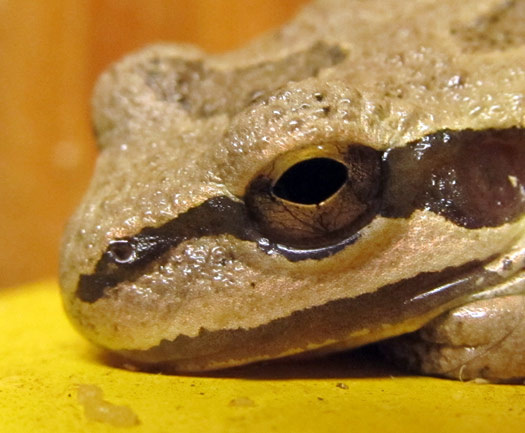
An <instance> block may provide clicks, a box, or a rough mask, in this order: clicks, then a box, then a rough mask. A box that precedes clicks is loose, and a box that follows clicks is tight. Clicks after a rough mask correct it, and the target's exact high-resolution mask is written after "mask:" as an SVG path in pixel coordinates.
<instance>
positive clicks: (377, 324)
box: [117, 252, 525, 373]
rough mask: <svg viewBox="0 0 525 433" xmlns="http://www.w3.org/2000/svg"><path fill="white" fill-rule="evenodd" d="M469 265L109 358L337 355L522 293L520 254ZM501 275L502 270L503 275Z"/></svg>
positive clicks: (167, 363)
mask: <svg viewBox="0 0 525 433" xmlns="http://www.w3.org/2000/svg"><path fill="white" fill-rule="evenodd" d="M519 254H520V256H519V257H515V258H514V259H516V260H514V261H513V264H512V269H509V260H510V259H509V258H508V256H506V257H505V258H501V257H498V258H496V259H494V258H488V259H486V260H483V261H472V262H469V263H466V264H463V265H461V266H458V267H449V268H446V269H444V270H442V271H439V272H424V273H420V274H418V275H416V276H415V277H412V278H408V279H405V280H402V281H399V282H397V283H393V284H389V285H386V286H383V287H381V288H380V289H378V290H377V291H375V292H373V293H367V294H363V295H359V296H357V297H354V298H343V299H337V300H333V301H329V302H327V303H326V304H323V305H319V306H315V307H311V308H308V309H305V310H300V311H296V312H293V313H292V314H290V315H289V316H287V317H282V318H277V319H274V320H272V321H270V322H269V323H267V324H264V325H261V326H258V327H255V328H251V329H245V328H242V329H241V328H238V329H225V330H213V331H212V330H206V329H201V330H200V333H199V335H197V336H195V337H189V336H186V335H179V336H178V337H176V338H175V339H173V340H162V341H161V342H160V343H159V344H158V345H156V346H153V347H151V348H149V349H145V350H118V351H117V353H119V354H120V355H122V356H123V357H125V358H127V359H130V360H132V361H134V362H136V363H138V364H139V365H142V366H144V367H146V366H148V365H149V366H151V365H155V366H156V368H160V369H161V370H162V371H163V372H168V373H169V372H171V371H174V372H181V371H182V372H184V371H187V372H191V371H204V370H215V369H221V368H225V367H231V366H237V365H241V364H246V363H251V362H256V361H261V360H265V359H274V358H281V357H285V356H290V355H294V354H298V353H303V352H305V351H308V352H316V351H317V352H321V353H323V352H326V351H334V350H336V351H337V350H345V349H350V348H353V347H358V346H362V345H364V344H368V343H373V342H376V341H379V340H383V339H385V338H389V337H394V336H397V335H400V334H404V333H407V332H412V331H415V330H417V329H419V328H420V327H422V326H423V325H424V324H425V323H427V322H428V321H430V320H432V319H433V318H435V317H437V316H438V315H440V314H442V313H444V312H445V311H447V310H450V309H452V308H456V307H459V306H461V305H464V304H466V303H468V302H472V301H474V300H478V299H483V298H490V297H495V296H504V295H509V294H518V293H524V292H525V272H524V269H525V253H524V252H521V253H519ZM505 268H507V269H505Z"/></svg>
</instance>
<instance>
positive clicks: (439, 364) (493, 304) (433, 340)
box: [384, 294, 525, 382]
mask: <svg viewBox="0 0 525 433" xmlns="http://www.w3.org/2000/svg"><path fill="white" fill-rule="evenodd" d="M524 341H525V295H522V294H521V295H511V296H503V297H497V298H492V299H483V300H479V301H475V302H472V303H469V304H467V305H464V306H462V307H459V308H456V309H454V310H451V311H449V312H447V313H445V314H442V315H441V316H439V317H437V318H436V319H434V320H433V321H431V322H430V323H428V324H427V325H426V326H425V327H423V328H422V329H420V330H419V331H417V332H415V333H413V334H409V335H406V336H402V337H399V338H396V339H393V340H391V341H389V342H387V343H385V346H384V347H385V348H386V350H387V351H388V352H391V353H392V354H393V355H394V357H395V358H397V359H398V360H400V361H401V362H402V363H404V364H405V365H407V366H408V367H409V368H410V369H411V370H417V371H421V372H423V373H425V374H435V375H439V376H447V377H451V378H455V379H460V380H473V379H478V378H482V379H487V380H489V381H491V382H516V381H523V378H524V377H525V351H524V350H523V342H524Z"/></svg>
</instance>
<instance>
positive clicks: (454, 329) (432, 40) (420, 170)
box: [61, 0, 525, 381]
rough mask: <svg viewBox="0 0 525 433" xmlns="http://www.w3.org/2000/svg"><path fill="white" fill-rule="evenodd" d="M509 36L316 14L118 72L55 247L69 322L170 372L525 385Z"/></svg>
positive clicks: (496, 1)
mask: <svg viewBox="0 0 525 433" xmlns="http://www.w3.org/2000/svg"><path fill="white" fill-rule="evenodd" d="M523 16H525V1H523V0H516V1H513V2H508V1H502V0H483V1H479V0H476V1H474V0H468V1H464V2H461V4H458V3H457V2H452V1H448V0H447V1H434V0H418V1H410V2H406V1H402V0H388V1H384V0H368V1H364V0H353V1H347V0H324V1H322V0H320V1H316V2H314V3H312V4H311V5H309V6H308V7H306V8H305V9H304V10H303V11H302V12H301V13H299V15H298V16H297V17H296V18H295V19H294V20H293V21H291V22H290V23H289V24H287V25H286V26H284V27H282V28H281V29H279V30H277V31H276V32H273V33H271V34H269V35H266V36H263V37H262V38H259V39H258V40H255V41H253V42H252V43H250V44H248V45H247V46H245V47H243V48H241V49H239V50H237V51H235V52H231V53H226V54H222V55H215V56H212V55H208V54H205V53H203V52H202V51H200V50H199V49H197V48H194V47H190V46H182V45H173V44H162V45H155V46H151V47H148V48H146V49H144V50H142V51H140V52H138V53H135V54H132V55H130V56H128V57H126V58H125V59H123V60H122V61H120V62H119V63H116V64H115V65H114V66H112V67H111V68H110V69H109V70H108V71H107V72H105V73H104V74H103V75H102V76H101V78H100V80H99V82H98V85H97V87H96V89H95V95H94V102H93V105H94V113H93V117H94V125H95V131H96V135H97V140H98V143H99V146H100V155H99V157H98V161H97V166H96V170H95V174H94V177H93V180H92V182H91V185H90V187H89V190H88V191H87V193H86V196H85V198H84V201H83V202H82V203H81V205H80V206H79V208H78V210H77V211H76V213H75V214H74V215H73V217H72V218H71V221H70V223H69V225H68V228H67V230H66V233H65V236H64V242H63V248H62V260H61V287H62V294H63V300H64V305H65V308H66V311H67V313H68V315H69V316H70V318H71V320H72V322H73V323H74V324H75V325H76V327H77V328H78V329H79V330H80V331H81V332H82V333H83V334H84V335H85V336H86V337H87V338H88V339H90V340H91V341H93V342H94V343H95V344H97V345H100V346H102V347H105V348H107V349H109V350H111V351H114V352H117V353H119V354H121V355H123V356H124V357H126V358H128V359H130V360H132V361H135V362H138V363H142V364H155V365H162V366H168V367H169V368H173V369H175V370H177V371H202V370H210V369H217V368H225V367H231V366H237V365H242V364H246V363H250V362H255V361H261V360H268V359H274V358H281V357H285V356H291V355H296V354H302V353H308V354H321V353H326V352H333V351H339V350H344V349H348V348H353V347H358V346H361V345H364V344H368V343H372V342H376V341H381V340H385V339H389V338H391V337H396V336H399V335H402V334H409V335H407V336H404V337H401V338H400V339H397V340H393V341H392V342H391V343H389V346H391V347H392V348H393V349H392V350H393V352H394V353H397V354H398V357H400V358H402V359H404V360H406V361H407V362H408V363H409V364H410V365H411V366H413V367H414V368H415V369H417V370H419V371H421V372H423V373H427V374H440V375H446V376H449V377H455V378H462V379H468V378H477V377H483V378H486V379H489V380H493V381H512V380H518V379H520V378H523V377H525V327H524V325H523V324H522V322H523V323H525V306H524V305H525V304H524V302H523V299H524V298H523V297H524V293H525V271H524V266H525V129H524V126H525V125H524V124H525V104H524V95H525V31H523V30H522V26H520V25H519V22H520V21H519V20H520V18H519V17H523ZM474 319H476V320H477V322H475V320H474ZM472 323H476V324H474V325H473V324H472ZM463 324H466V325H463ZM500 325H501V326H500ZM463 327H464V328H465V329H470V330H471V331H468V332H467V331H464V330H463V331H462V333H461V332H460V329H463ZM479 329H483V330H484V331H483V332H481V331H479ZM496 329H497V330H498V332H495V330H496ZM502 329H504V330H505V332H503V331H502ZM476 330H477V331H476ZM480 334H482V335H481V336H480Z"/></svg>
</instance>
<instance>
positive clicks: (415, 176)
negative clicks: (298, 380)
mask: <svg viewBox="0 0 525 433" xmlns="http://www.w3.org/2000/svg"><path fill="white" fill-rule="evenodd" d="M524 143H525V129H520V128H509V129H502V130H497V129H487V130H482V131H473V130H464V131H450V130H445V131H440V132H437V133H434V134H431V135H428V136H425V137H423V138H422V139H419V140H417V141H414V142H412V143H409V144H408V145H406V146H404V147H398V148H393V149H390V150H387V151H384V152H379V151H376V150H374V149H371V148H368V147H366V146H362V145H357V144H349V145H348V148H349V149H355V148H356V147H358V148H365V149H367V152H368V153H373V158H376V160H377V162H378V164H379V167H380V169H379V170H378V175H379V178H378V179H377V183H378V187H377V188H376V189H375V190H374V191H375V192H374V196H373V197H370V200H369V203H368V208H367V210H366V211H365V212H364V213H363V215H361V216H360V217H359V218H358V219H357V220H356V221H355V222H354V223H353V224H352V225H351V226H349V227H347V228H346V229H345V230H341V231H339V232H338V233H336V234H335V235H334V234H331V236H327V237H326V239H327V241H325V242H323V243H322V244H317V245H316V244H310V245H306V246H303V245H302V246H300V247H298V246H296V245H290V244H288V243H286V242H280V241H279V239H278V238H273V237H272V235H271V233H264V230H263V231H261V224H260V223H258V221H257V215H256V212H254V211H253V209H251V208H250V205H249V202H250V194H252V191H251V189H253V188H254V185H255V189H257V191H258V193H261V191H263V192H264V189H265V188H267V189H268V191H267V193H268V194H270V188H271V182H267V181H266V180H265V178H264V176H263V177H261V176H259V177H256V178H255V179H254V180H253V181H252V183H251V185H250V186H249V187H248V189H247V191H248V192H247V195H246V197H245V200H244V201H241V200H239V201H236V200H233V199H231V198H228V197H225V196H218V197H212V198H210V199H208V200H206V201H205V202H203V203H201V204H200V205H198V206H196V207H194V208H191V209H189V210H188V211H186V212H185V213H183V214H180V215H178V216H177V217H176V218H174V219H172V220H170V221H168V222H166V223H165V224H163V225H161V226H159V227H146V228H144V229H142V230H141V231H140V232H139V233H138V234H136V235H134V236H129V237H125V238H119V239H115V240H113V241H111V242H110V244H109V245H108V247H107V248H106V250H105V252H104V253H103V254H102V257H101V258H100V260H99V261H98V262H97V264H96V266H95V270H94V272H93V273H92V274H82V275H80V278H79V282H78V286H77V290H76V296H77V297H78V299H80V300H81V301H83V302H88V303H93V302H95V301H97V300H98V299H100V298H102V297H103V296H104V295H105V293H106V292H107V290H108V289H110V288H112V287H115V286H117V285H118V284H119V283H121V282H124V281H128V282H130V281H135V280H136V279H138V278H139V277H140V276H141V275H143V274H144V272H145V271H146V269H147V268H148V265H150V264H151V263H152V262H154V261H156V260H157V259H158V258H159V257H161V256H162V255H164V254H166V253H167V252H168V251H169V250H171V249H173V248H174V247H176V246H178V245H179V244H181V243H182V242H184V241H187V240H190V239H195V238H200V237H204V236H218V235H225V234H229V235H231V236H234V237H236V238H238V239H240V240H244V241H250V242H254V243H256V244H257V245H258V247H259V248H260V249H261V250H262V251H264V252H265V253H268V254H280V255H282V256H284V257H285V258H286V259H288V260H290V261H300V260H306V259H315V260H320V259H323V258H325V257H329V256H331V255H333V254H335V253H337V252H339V251H341V250H342V249H344V248H346V247H347V246H349V245H351V244H352V243H354V242H356V241H357V240H358V239H359V231H360V230H361V229H362V228H363V227H365V226H366V225H368V224H369V223H370V222H371V221H372V220H373V219H374V218H375V217H376V216H381V217H385V218H409V217H410V216H411V215H412V213H413V212H414V211H416V210H427V211H430V212H433V213H436V214H438V215H441V216H443V217H444V218H446V219H447V220H449V221H450V222H452V223H454V224H456V225H458V226H461V227H464V228H467V229H478V228H482V227H497V226H500V225H502V224H505V223H508V222H512V221H515V220H516V219H518V218H520V217H521V216H522V215H523V213H524V212H525V147H524ZM254 214H255V215H254ZM254 216H255V217H254Z"/></svg>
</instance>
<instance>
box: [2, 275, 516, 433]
mask: <svg viewBox="0 0 525 433" xmlns="http://www.w3.org/2000/svg"><path fill="white" fill-rule="evenodd" d="M0 331H1V335H2V337H1V340H0V342H1V345H0V432H1V433H18V432H24V433H26V432H30V433H34V432H57V433H60V432H73V433H74V432H95V433H96V432H108V431H122V430H127V431H137V432H187V433H192V432H209V433H213V432H254V433H258V432H265V433H266V432H281V431H282V432H290V433H294V432H301V433H307V432H382V433H383V432H401V431H403V432H407V433H410V432H425V433H431V432H447V433H454V432H462V433H468V432H476V433H480V432H493V431H502V432H512V431H516V432H522V431H524V428H525V386H517V385H479V384H473V383H457V382H453V381H449V380H444V379H435V378H420V377H409V376H404V375H403V374H402V373H399V372H398V371H395V370H390V371H389V370H388V369H387V367H381V365H378V364H379V361H377V360H376V361H373V360H371V361H372V362H373V367H363V364H364V362H365V361H366V357H365V355H363V354H361V355H353V356H337V357H331V358H328V359H326V360H322V361H321V360H318V361H315V362H303V363H279V364H269V365H263V366H252V367H250V368H245V369H242V370H238V371H235V372H229V373H228V374H223V375H222V377H221V376H219V375H215V377H188V376H186V377H180V376H166V375H160V374H151V373H142V372H132V371H127V370H125V369H120V368H118V367H117V366H115V365H109V363H108V361H105V357H104V356H102V355H101V353H100V352H98V351H97V350H96V349H94V348H93V347H91V346H90V345H89V344H88V343H86V342H84V340H83V339H82V338H81V337H80V336H78V335H77V334H76V333H75V331H74V330H73V329H72V328H71V326H70V325H69V323H68V322H67V320H66V318H65V316H64V314H63V312H62V308H61V305H60V299H59V295H58V289H57V287H56V285H55V284H54V283H47V284H35V285H33V286H29V287H23V288H17V289H11V290H4V291H3V292H0ZM82 384H88V385H97V386H98V387H100V389H102V391H103V392H104V399H105V400H107V401H108V402H110V403H113V404H116V405H127V406H129V407H130V408H131V409H132V411H133V412H134V413H135V414H136V415H137V416H138V418H139V420H140V424H139V425H138V426H134V427H114V426H111V425H108V424H105V423H101V422H96V421H92V420H89V419H86V416H85V414H84V411H83V408H82V406H80V404H79V403H78V401H77V387H78V386H79V385H82Z"/></svg>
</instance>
